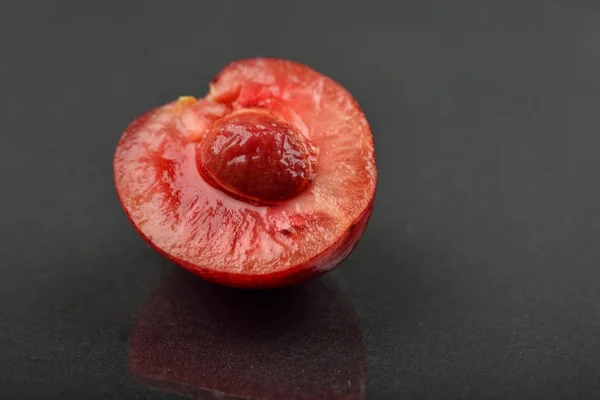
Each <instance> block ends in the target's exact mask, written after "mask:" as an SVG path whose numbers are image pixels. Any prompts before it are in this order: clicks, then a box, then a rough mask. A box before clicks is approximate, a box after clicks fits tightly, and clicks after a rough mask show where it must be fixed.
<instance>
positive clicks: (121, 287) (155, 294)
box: [0, 0, 600, 400]
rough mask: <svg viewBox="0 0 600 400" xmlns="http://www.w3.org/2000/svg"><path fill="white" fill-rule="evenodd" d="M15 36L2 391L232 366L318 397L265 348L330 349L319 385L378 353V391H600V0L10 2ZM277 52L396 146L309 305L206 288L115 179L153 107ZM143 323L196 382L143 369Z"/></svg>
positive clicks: (0, 262) (385, 148) (157, 399)
mask: <svg viewBox="0 0 600 400" xmlns="http://www.w3.org/2000/svg"><path fill="white" fill-rule="evenodd" d="M173 3H174V2H173ZM234 4H235V5H236V8H235V9H234V7H233V5H234ZM0 22H1V24H0V29H1V30H2V32H3V33H4V34H3V35H0V48H1V49H2V62H1V63H0V71H2V73H1V74H0V88H2V90H1V91H0V121H1V122H2V124H1V126H2V131H1V132H0V177H1V178H2V185H1V189H0V399H2V400H55V399H56V400H71V399H74V400H111V399H119V400H120V399H123V400H189V399H199V400H207V399H211V398H213V399H215V398H216V399H219V398H221V399H223V398H227V396H225V395H220V394H219V393H206V392H202V393H199V392H200V389H199V388H192V387H190V390H191V391H192V393H188V395H183V394H180V392H181V390H180V389H181V385H176V383H177V379H176V378H177V377H181V378H180V380H179V382H182V381H183V382H185V381H186V380H187V381H188V382H191V383H193V382H198V383H204V382H208V383H214V382H218V381H219V377H220V376H223V377H225V376H226V375H219V371H216V370H214V369H211V368H210V364H203V363H204V362H205V361H207V360H206V359H204V358H203V357H202V356H203V355H207V356H209V358H210V357H213V356H214V357H216V360H219V361H220V362H223V361H224V360H227V359H229V357H223V356H224V355H226V354H232V353H235V354H236V357H235V358H231V359H230V360H231V361H237V360H251V361H252V364H250V365H252V366H254V372H253V371H252V370H251V369H249V370H248V371H242V372H241V379H240V381H241V382H247V381H248V379H249V378H251V377H255V376H263V377H264V376H268V374H270V373H273V377H275V378H277V379H278V385H276V388H297V390H301V389H302V388H306V387H307V384H309V383H310V382H307V381H306V380H303V376H305V375H301V376H297V377H290V375H287V374H286V373H285V372H286V371H294V364H291V365H290V366H289V369H288V370H283V371H281V372H282V373H281V374H278V372H277V371H276V372H273V369H272V368H270V365H269V364H268V363H262V364H261V363H260V359H257V358H256V357H255V355H256V353H257V352H259V353H260V355H261V357H263V358H262V359H264V360H269V361H271V360H273V359H274V358H276V357H277V356H280V355H281V352H280V349H281V348H283V349H285V350H286V352H289V354H291V355H299V354H306V355H307V358H306V361H308V362H310V360H317V361H318V362H316V363H315V364H316V367H315V368H310V371H308V375H306V376H307V377H310V378H312V379H314V381H315V382H316V385H315V386H312V388H313V389H316V388H318V387H319V385H320V384H323V383H325V384H326V383H328V382H329V383H333V384H339V383H340V381H341V378H343V377H344V376H356V377H360V376H361V373H360V371H361V369H360V368H362V367H360V365H361V361H360V360H363V361H364V379H365V380H364V383H365V399H366V400H371V399H373V400H404V399H407V400H429V399H432V400H442V399H465V400H500V399H511V400H512V399H515V400H531V399H533V400H538V399H539V400H558V399H566V400H570V399H580V400H597V399H598V398H600V374H599V373H598V371H600V346H599V345H598V338H599V337H600V326H599V325H598V321H600V308H599V305H600V291H599V290H598V283H599V282H600V268H599V265H600V246H598V238H600V185H599V184H598V183H599V182H600V168H599V164H600V162H599V159H598V149H600V135H599V134H598V133H599V132H600V118H599V116H598V105H599V104H600V73H599V71H600V53H599V52H600V49H599V46H598V43H600V10H598V7H597V2H593V1H587V2H582V1H562V2H557V1H548V0H530V1H481V0H465V1H460V2H456V1H447V0H433V1H412V2H410V1H385V2H384V1H379V2H378V1H370V2H366V1H353V0H344V1H312V0H305V1H302V2H294V1H291V2H283V1H269V0H265V1H256V2H244V1H235V2H234V1H211V2H206V1H194V2H185V4H184V2H177V5H176V6H175V5H174V4H172V3H170V4H166V2H165V1H156V0H146V1H144V2H143V4H142V2H130V1H121V2H106V1H103V2H83V1H74V0H73V1H69V0H63V1H60V2H53V1H39V2H35V7H32V3H31V2H19V1H5V2H0ZM256 55H263V56H275V57H284V58H291V59H294V60H298V61H301V62H303V63H306V64H308V65H311V66H313V67H314V68H316V69H317V70H319V71H322V72H324V73H325V74H327V75H329V76H332V77H335V78H336V79H337V80H338V81H339V82H340V83H341V84H342V85H344V86H345V87H346V88H347V89H348V90H349V91H350V92H351V93H353V94H354V95H355V97H356V98H357V99H359V101H360V105H361V108H362V109H363V111H364V112H365V114H366V116H367V118H368V120H369V122H371V124H372V129H373V133H374V135H373V137H374V140H375V147H376V153H377V166H378V172H379V175H378V185H377V200H376V201H377V204H376V207H375V209H374V212H373V216H372V217H371V220H370V222H369V228H368V229H367V230H366V232H365V234H364V236H363V238H362V240H361V241H360V243H359V245H358V246H357V247H356V250H355V251H354V252H353V253H352V254H351V255H350V256H349V257H348V258H347V259H346V261H344V263H343V264H342V265H341V266H340V267H339V268H337V269H335V270H333V271H331V273H329V274H326V275H325V276H323V277H320V278H316V279H314V280H312V281H311V282H309V285H311V287H312V285H313V284H315V286H314V287H313V289H311V288H307V291H306V293H307V295H309V296H307V297H306V298H304V297H302V296H299V294H300V293H301V292H300V293H299V292H295V291H294V290H296V289H298V288H296V287H292V288H289V289H291V292H290V294H291V295H290V297H291V298H292V300H290V301H284V299H283V296H282V297H277V296H274V297H268V296H266V297H260V298H257V299H254V298H246V297H244V296H243V295H242V294H239V295H237V296H239V297H236V295H234V296H231V297H230V296H228V295H226V293H228V292H223V293H222V295H220V293H221V291H220V290H219V289H215V292H211V291H210V289H209V288H210V287H212V286H209V285H207V284H203V283H202V282H198V281H199V279H193V280H188V279H187V278H188V277H189V275H190V274H189V273H187V272H186V271H183V270H181V268H179V267H177V266H176V265H174V264H173V263H172V262H169V261H168V260H165V259H164V258H163V257H162V256H160V255H159V254H158V253H157V252H156V251H154V250H153V249H151V248H149V247H148V246H147V245H146V244H145V242H144V240H142V239H141V238H140V236H139V235H138V234H137V233H136V232H135V231H134V230H133V229H132V228H131V224H130V222H129V221H128V219H127V218H126V217H125V215H124V214H123V211H122V208H121V205H120V203H119V201H118V198H117V196H116V194H115V190H114V182H113V170H112V166H111V165H110V162H111V160H112V157H113V154H114V150H115V143H116V142H117V141H118V139H119V137H120V134H121V132H122V131H123V130H124V129H125V127H126V126H127V124H128V123H129V122H130V121H131V118H132V116H135V115H137V114H141V113H143V112H144V111H146V110H148V109H150V108H151V107H154V106H156V105H158V104H164V103H166V102H169V101H172V100H175V101H177V99H178V96H180V95H196V96H202V95H204V93H205V92H206V91H207V87H206V86H207V85H206V84H207V82H209V81H210V80H211V79H212V78H213V77H214V76H215V74H217V73H218V69H219V66H222V65H224V64H225V63H227V62H228V61H230V60H232V59H236V58H244V57H254V56H256ZM224 108H225V107H224ZM217 112H218V110H217ZM207 118H208V117H207ZM191 278H195V277H193V276H192V277H191ZM173 279H175V282H173ZM322 280H324V281H322ZM327 280H331V283H333V286H334V287H336V288H337V289H335V290H334V293H332V292H331V290H329V288H328V287H329V284H328V283H327V282H326V281H327ZM321 283H323V284H324V285H325V287H323V286H322V285H321ZM187 285H189V286H187ZM196 289H197V290H196ZM223 290H226V289H223ZM190 292H191V293H190ZM336 292H337V293H336ZM179 293H181V296H178V294H179ZM194 294H195V295H196V296H197V297H194ZM311 298H312V299H314V300H313V301H312V302H311V300H310V299H311ZM245 303H248V307H245V306H244V304H245ZM303 303H308V305H307V307H305V310H307V311H306V312H300V311H299V310H302V304H303ZM194 310H197V317H195V316H194ZM211 310H218V312H216V313H211ZM320 310H324V312H323V313H321V312H320ZM154 311H155V312H156V314H155V315H156V316H159V317H160V318H157V317H153V312H154ZM336 311H338V312H336ZM281 314H283V317H282V318H281V319H280V318H278V317H277V316H278V315H281ZM298 314H300V317H299V318H296V316H298ZM288 316H289V317H288ZM176 317H180V318H176ZM144 321H148V323H145V322H144ZM258 321H263V323H258ZM278 321H279V322H278ZM204 322H205V323H204ZM169 326H172V327H173V329H172V332H173V335H172V336H166V335H163V334H162V332H164V329H165V328H166V329H168V327H169ZM222 328H226V329H222ZM312 328H314V332H316V333H315V334H312V333H311V332H313V331H312ZM140 329H141V331H140ZM138 332H142V333H144V332H145V333H148V334H150V333H152V332H156V335H154V336H153V337H154V342H150V343H153V344H154V348H155V349H156V355H157V357H156V358H155V359H154V361H155V363H154V364H153V365H154V366H153V367H152V368H153V369H151V370H150V372H151V373H153V374H155V375H154V376H157V377H159V376H161V375H158V374H159V373H161V374H163V375H162V376H164V377H165V378H171V379H173V380H175V381H176V382H175V386H177V387H176V388H175V389H173V388H172V387H171V386H170V385H165V384H164V383H157V382H156V380H153V381H152V382H148V380H142V379H138V378H137V377H136V375H134V374H133V373H131V372H130V361H131V357H130V355H132V354H134V352H133V348H134V347H135V348H136V349H139V350H137V354H141V357H142V360H148V359H150V360H152V359H151V357H152V356H151V355H152V350H153V346H152V345H145V344H144V343H148V342H147V341H146V340H142V341H138V339H137V338H147V337H148V336H151V335H146V334H143V335H140V336H138ZM346 332H348V333H349V334H348V335H346ZM238 333H239V334H238ZM296 333H303V334H304V333H306V337H307V339H308V340H301V338H300V337H299V336H296ZM359 333H360V335H361V336H362V344H361V343H358V342H359V341H358V340H356V341H355V340H354V339H352V338H351V337H350V338H349V337H348V336H353V335H356V336H358V335H359ZM303 336H304V335H303ZM171 337H173V338H185V339H187V340H186V341H181V340H177V341H175V340H173V341H170V340H169V339H170V338H171ZM320 338H327V341H326V342H323V341H321V340H320ZM336 338H339V339H336ZM219 340H220V341H219ZM249 343H258V344H259V346H257V347H251V346H249V345H248V344H249ZM140 344H141V347H138V345H140ZM216 344H219V345H220V346H216ZM282 344H283V345H285V347H278V346H277V345H282ZM211 346H212V347H211ZM218 349H224V352H223V353H222V354H221V353H218ZM168 350H173V353H174V354H175V353H177V354H182V353H189V354H190V355H197V357H195V358H194V357H191V356H190V357H188V358H187V360H188V361H190V363H192V364H191V365H196V366H198V365H200V366H202V365H205V366H207V368H206V369H205V370H204V373H203V374H202V375H201V376H198V375H194V374H193V372H190V370H189V369H186V368H185V367H186V366H185V365H178V364H175V365H174V361H175V360H174V359H173V358H170V357H169V352H168ZM301 361H302V360H301ZM336 364H339V365H340V367H339V368H335V365H336ZM219 365H223V364H219ZM275 365H281V364H275ZM300 365H302V364H300ZM304 365H305V364H304ZM352 365H358V366H359V367H358V368H356V369H353V367H352ZM230 367H231V370H230V371H234V370H237V371H239V365H238V364H237V363H233V362H232V364H231V365H230ZM157 370H158V371H157ZM169 370H171V371H169ZM353 370H356V371H358V372H359V373H358V374H356V375H354V373H353V372H352V371H353ZM315 371H318V372H319V376H318V377H315V375H313V372H315ZM252 373H254V374H256V375H251V374H252ZM338 374H339V375H338ZM354 381H355V380H354V379H351V382H354ZM359 381H360V380H359ZM263 382H264V381H263ZM232 383H235V382H232ZM165 386H166V387H165ZM325 386H327V385H325ZM204 387H206V386H204ZM212 387H216V385H214V386H212ZM308 387H311V386H308ZM320 387H321V388H324V387H323V386H320ZM220 388H221V390H222V391H226V392H227V391H228V390H227V388H226V387H220ZM324 389H325V388H324ZM326 390H327V389H325V391H324V392H323V393H329V392H327V391H326ZM228 392H229V393H232V392H231V391H228ZM267 394H268V393H267ZM219 396H221V397H219ZM315 397H317V396H315ZM332 397H333V396H332ZM317 399H318V397H317ZM236 400H239V399H236ZM332 400H338V399H336V398H335V397H333V399H332Z"/></svg>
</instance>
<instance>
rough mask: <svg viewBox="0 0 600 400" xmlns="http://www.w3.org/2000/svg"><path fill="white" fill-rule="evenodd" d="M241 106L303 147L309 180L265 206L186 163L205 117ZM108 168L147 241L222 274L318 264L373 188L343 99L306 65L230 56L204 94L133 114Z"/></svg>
mask: <svg viewBox="0 0 600 400" xmlns="http://www.w3.org/2000/svg"><path fill="white" fill-rule="evenodd" d="M248 108H260V109H265V110H268V111H269V112H272V113H273V114H275V115H277V116H278V118H280V119H281V120H283V121H285V123H286V124H290V125H291V126H293V128H294V130H295V131H297V133H298V134H299V135H302V137H303V138H305V139H306V140H307V142H309V143H310V144H311V145H312V146H313V149H312V152H313V153H314V158H315V160H314V163H311V177H312V181H311V182H310V183H309V184H308V185H306V187H305V188H303V190H298V191H297V192H298V193H296V194H297V195H296V196H295V197H291V198H289V199H286V201H282V202H279V203H277V204H275V205H269V206H258V205H252V204H249V203H248V202H245V201H241V200H239V199H236V198H235V197H232V196H230V195H229V194H227V193H226V192H225V191H222V190H220V189H217V188H215V187H214V186H213V185H211V184H209V183H207V181H206V179H204V178H203V176H202V174H201V173H200V172H199V169H198V163H197V161H196V160H197V159H198V155H199V153H201V151H202V147H203V144H202V143H203V140H210V139H209V136H210V135H209V134H207V132H208V133H210V129H211V126H212V125H213V124H215V121H219V120H220V119H222V118H223V117H225V118H226V117H227V116H228V115H231V112H232V111H236V110H243V109H248ZM217 124H218V122H217ZM215 162H216V161H215ZM114 166H115V183H116V186H117V191H118V193H119V197H120V199H121V202H122V204H123V206H124V208H125V210H126V212H127V214H128V216H129V217H130V219H131V220H132V222H133V224H134V225H135V227H136V228H137V230H138V231H139V232H140V233H141V234H142V235H143V236H144V237H145V238H146V239H147V240H148V241H149V242H150V243H151V244H152V245H153V246H154V247H156V248H157V249H159V250H161V251H162V252H164V253H165V254H166V255H168V256H169V257H170V258H172V259H174V260H176V261H178V262H180V263H182V264H184V265H186V266H187V267H188V268H190V269H197V270H204V271H214V272H223V273H227V274H233V275H252V276H256V275H267V274H273V273H278V272H283V271H285V270H289V269H290V268H293V267H296V266H298V265H307V266H309V267H310V268H313V269H317V270H318V269H328V268H330V267H331V266H332V265H329V264H328V261H329V260H327V259H323V258H322V257H321V258H320V257H319V256H320V255H322V254H328V253H327V252H328V251H331V249H332V248H334V247H335V246H338V244H339V242H340V240H341V239H343V238H344V237H346V236H347V234H348V232H350V231H351V228H352V226H353V224H356V223H357V221H359V220H360V219H361V218H364V217H365V215H367V214H368V212H369V210H370V207H371V205H372V200H373V196H374V191H375V185H376V168H375V159H374V152H373V142H372V137H371V132H370V129H369V126H368V124H367V121H366V119H365V117H364V115H363V113H362V112H361V110H360V108H359V107H358V105H357V104H356V102H355V101H354V99H353V98H352V96H351V95H350V94H349V93H348V92H347V91H346V90H345V89H344V88H342V87H341V86H340V85H339V84H337V83H335V82H334V81H332V80H331V79H329V78H327V77H325V76H323V75H321V74H319V73H317V72H316V71H314V70H312V69H310V68H308V67H306V66H302V65H300V64H297V63H293V62H289V61H284V60H271V59H253V60H245V61H240V62H236V63H232V64H230V65H229V66H227V67H226V68H224V69H223V70H222V71H221V73H220V74H219V75H218V76H217V78H216V79H215V80H214V81H213V82H212V83H211V91H210V93H209V95H207V96H206V97H205V98H204V99H201V100H198V101H190V100H189V99H187V98H186V100H185V101H176V102H173V103H169V104H167V105H164V106H162V107H159V108H157V109H154V110H152V111H150V112H148V113H146V114H144V115H143V116H141V117H139V118H138V119H137V120H135V121H134V122H133V123H132V124H131V125H130V126H129V127H128V129H127V130H126V131H125V133H124V134H123V136H122V138H121V141H120V143H119V146H118V148H117V152H116V154H115V161H114ZM215 171H216V169H215ZM303 171H304V172H306V170H303ZM213 172H214V171H213ZM213 178H214V176H213ZM302 182H305V181H302ZM236 190H238V189H236ZM244 190H247V189H244ZM274 191H275V192H276V191H277V190H274ZM284 197H285V196H284ZM367 218H368V216H367ZM363 229H364V228H363ZM339 251H340V252H342V251H346V252H347V251H349V250H348V249H339ZM330 258H335V257H334V256H331V257H330ZM315 263H316V264H315ZM313 264H315V265H313Z"/></svg>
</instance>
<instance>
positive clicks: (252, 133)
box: [198, 109, 311, 205]
mask: <svg viewBox="0 0 600 400" xmlns="http://www.w3.org/2000/svg"><path fill="white" fill-rule="evenodd" d="M304 141H305V138H304V136H303V135H302V134H301V133H300V132H299V131H298V130H297V129H296V128H295V127H294V126H293V125H291V124H289V123H287V122H285V121H284V120H282V119H281V118H279V117H278V116H277V115H275V114H273V113H271V112H269V111H267V110H263V109H242V110H239V111H236V112H233V113H231V114H229V115H227V116H225V117H223V118H220V119H218V120H217V121H215V122H214V123H213V125H212V126H211V127H210V128H209V129H208V130H207V132H206V133H205V135H204V137H203V138H202V140H201V142H200V151H199V155H198V164H199V169H200V170H201V172H202V173H203V174H204V175H205V176H206V178H208V181H209V182H210V183H211V184H212V185H213V186H215V187H217V188H219V189H221V190H223V191H224V192H226V193H228V194H230V195H232V196H233V197H236V198H238V199H240V200H242V201H245V202H247V203H250V204H255V205H269V204H275V203H277V202H281V201H285V200H289V199H292V198H294V197H295V196H297V195H298V194H300V193H301V192H302V191H304V190H305V189H306V188H307V186H308V184H309V183H310V179H311V164H310V157H309V152H308V151H307V147H306V145H305V142H304Z"/></svg>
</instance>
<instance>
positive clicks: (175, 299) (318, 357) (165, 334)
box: [129, 272, 365, 399]
mask: <svg viewBox="0 0 600 400" xmlns="http://www.w3.org/2000/svg"><path fill="white" fill-rule="evenodd" d="M129 372H130V374H131V375H132V377H133V378H135V379H136V380H138V381H141V382H142V383H144V384H146V385H148V386H153V387H157V388H160V389H166V390H170V391H174V392H177V393H180V394H183V395H187V396H191V397H198V398H199V397H200V396H202V395H203V394H204V395H206V394H207V393H212V394H213V395H215V397H217V396H218V397H219V398H223V397H222V394H227V395H230V396H237V397H242V398H252V399H362V398H364V377H365V354H364V346H363V340H362V329H361V326H360V323H359V321H358V318H357V315H356V313H355V311H354V309H353V307H352V306H351V305H350V303H349V302H348V301H347V300H345V299H344V298H343V297H342V296H341V294H340V292H339V291H337V290H336V289H335V288H334V287H333V286H332V284H331V281H329V280H327V279H326V278H325V279H319V280H316V281H313V282H310V283H308V284H305V285H300V286H297V287H292V288H285V289H277V290H272V291H268V292H253V291H240V290H236V289H229V288H224V287H218V286H214V285H212V284H208V283H205V282H202V281H201V280H199V279H196V278H194V277H193V276H190V275H188V274H186V273H183V272H178V273H176V274H175V275H174V276H173V277H171V279H169V280H167V281H166V282H165V283H164V284H163V286H162V287H161V288H160V289H159V291H158V293H157V294H156V295H155V296H154V297H153V298H152V299H151V300H150V301H149V303H148V304H147V305H146V306H145V308H144V309H143V310H142V312H141V314H140V316H139V320H138V323H137V326H136V327H135V328H134V331H133V335H132V338H131V348H130V352H129ZM203 398H204V397H203Z"/></svg>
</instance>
